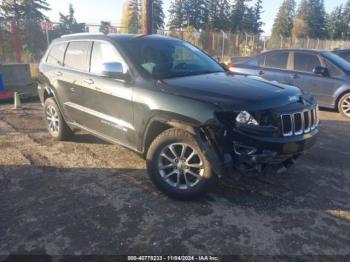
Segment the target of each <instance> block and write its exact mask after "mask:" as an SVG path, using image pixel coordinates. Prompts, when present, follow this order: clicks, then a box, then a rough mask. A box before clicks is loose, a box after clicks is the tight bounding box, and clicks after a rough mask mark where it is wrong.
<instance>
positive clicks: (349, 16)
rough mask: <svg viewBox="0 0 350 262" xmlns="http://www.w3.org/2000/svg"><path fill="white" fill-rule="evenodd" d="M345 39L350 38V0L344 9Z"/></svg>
mask: <svg viewBox="0 0 350 262" xmlns="http://www.w3.org/2000/svg"><path fill="white" fill-rule="evenodd" d="M342 17H343V23H344V29H343V30H344V40H350V0H348V1H347V2H346V4H345V6H344V10H343V15H342Z"/></svg>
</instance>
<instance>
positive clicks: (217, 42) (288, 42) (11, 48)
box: [0, 21, 350, 64]
mask: <svg viewBox="0 0 350 262" xmlns="http://www.w3.org/2000/svg"><path fill="white" fill-rule="evenodd" d="M37 26H38V25H36V28H38V27H37ZM58 26H59V24H58V23H52V28H50V30H47V27H42V29H41V30H42V38H40V39H42V42H43V44H42V45H41V46H40V47H38V48H39V50H36V51H38V52H37V54H36V55H35V56H34V55H33V54H31V53H30V52H29V51H28V45H26V44H24V43H23V41H22V42H21V41H20V46H19V47H18V44H16V37H14V33H13V27H12V26H11V23H9V22H4V21H1V22H0V64H1V63H3V64H5V63H15V62H16V61H17V60H18V57H16V49H17V51H18V49H19V50H20V51H21V62H23V63H37V62H38V60H39V57H40V56H41V55H42V54H43V53H44V52H45V49H46V47H47V45H48V43H46V41H47V40H48V42H50V41H52V40H53V39H54V38H57V37H60V36H61V35H60V33H58V32H57V30H55V28H57V27H58ZM29 30H30V31H31V29H30V28H29ZM39 30H40V28H39ZM51 30H53V31H51ZM84 30H85V31H86V32H91V33H95V32H99V30H100V25H99V24H85V28H84ZM17 31H18V34H19V37H18V38H19V39H20V40H21V32H23V29H22V30H17ZM108 31H111V32H113V33H119V32H121V31H123V30H122V29H121V27H118V26H115V25H112V26H111V27H110V28H109V30H108ZM157 33H158V34H160V35H166V36H172V37H177V38H180V39H183V40H186V41H189V42H191V43H193V44H194V45H196V46H198V47H199V48H201V49H203V50H205V51H206V52H207V53H209V54H210V55H212V56H216V57H218V58H220V60H221V61H222V62H229V61H231V58H232V57H241V56H243V57H244V56H252V55H256V54H259V53H261V52H263V51H266V50H270V49H276V48H315V49H323V50H333V49H335V48H339V49H342V48H350V41H335V40H321V39H295V38H283V37H264V36H258V35H252V34H247V33H241V34H232V33H225V32H207V31H200V32H196V31H169V30H160V31H158V32H157Z"/></svg>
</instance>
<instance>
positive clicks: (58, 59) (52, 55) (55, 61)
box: [46, 43, 67, 66]
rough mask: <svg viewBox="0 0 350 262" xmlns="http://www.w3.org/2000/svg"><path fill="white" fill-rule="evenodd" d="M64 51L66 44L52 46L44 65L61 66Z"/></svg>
mask: <svg viewBox="0 0 350 262" xmlns="http://www.w3.org/2000/svg"><path fill="white" fill-rule="evenodd" d="M66 49H67V43H60V44H55V45H53V46H52V47H51V49H50V51H49V54H48V56H47V59H46V63H47V64H49V65H53V66H58V65H59V66H63V59H64V54H65V52H66Z"/></svg>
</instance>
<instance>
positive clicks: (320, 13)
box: [297, 0, 326, 38]
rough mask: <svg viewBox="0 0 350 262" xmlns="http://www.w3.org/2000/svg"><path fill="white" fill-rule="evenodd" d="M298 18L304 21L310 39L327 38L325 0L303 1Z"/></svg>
mask: <svg viewBox="0 0 350 262" xmlns="http://www.w3.org/2000/svg"><path fill="white" fill-rule="evenodd" d="M297 18H298V19H301V20H303V21H304V23H305V26H306V30H307V36H308V37H310V38H324V37H325V36H326V11H325V7H324V0H302V1H301V2H300V5H299V8H298V12H297Z"/></svg>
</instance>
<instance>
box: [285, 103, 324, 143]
mask: <svg viewBox="0 0 350 262" xmlns="http://www.w3.org/2000/svg"><path fill="white" fill-rule="evenodd" d="M318 124H319V112H318V108H313V109H310V110H305V111H303V112H298V113H292V114H282V115H281V126H282V133H283V136H294V135H295V136H297V135H302V134H307V133H310V132H312V131H314V130H315V129H316V127H317V126H318Z"/></svg>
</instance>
